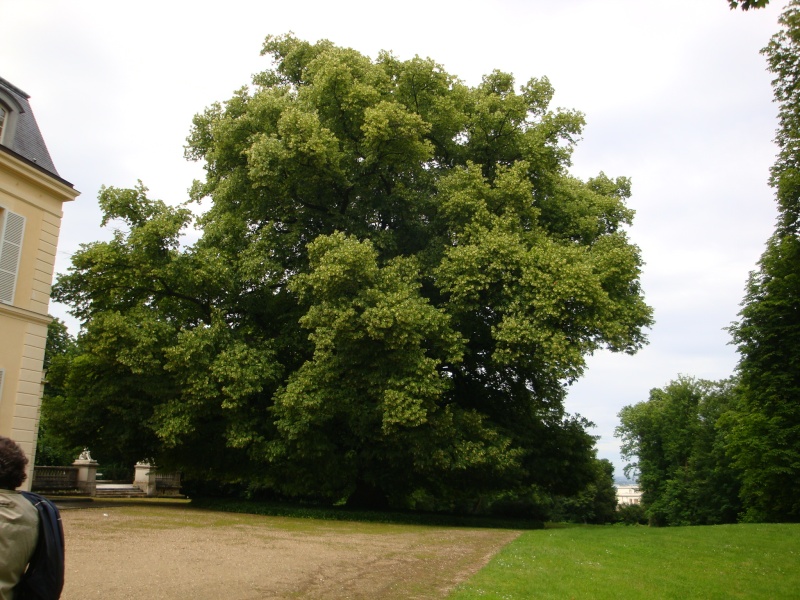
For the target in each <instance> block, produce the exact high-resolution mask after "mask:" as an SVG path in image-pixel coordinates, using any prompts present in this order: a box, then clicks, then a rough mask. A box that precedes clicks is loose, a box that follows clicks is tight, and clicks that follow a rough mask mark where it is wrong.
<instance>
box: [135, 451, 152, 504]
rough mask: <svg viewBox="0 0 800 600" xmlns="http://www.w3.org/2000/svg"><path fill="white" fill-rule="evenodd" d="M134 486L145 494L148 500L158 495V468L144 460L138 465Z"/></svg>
mask: <svg viewBox="0 0 800 600" xmlns="http://www.w3.org/2000/svg"><path fill="white" fill-rule="evenodd" d="M135 469H136V475H135V476H134V478H133V485H135V486H136V487H138V488H139V489H140V490H142V491H143V492H145V493H146V494H147V496H148V498H152V497H153V496H155V495H156V467H154V466H153V465H151V464H150V463H149V462H147V461H145V460H143V461H140V462H138V463H136V467H135Z"/></svg>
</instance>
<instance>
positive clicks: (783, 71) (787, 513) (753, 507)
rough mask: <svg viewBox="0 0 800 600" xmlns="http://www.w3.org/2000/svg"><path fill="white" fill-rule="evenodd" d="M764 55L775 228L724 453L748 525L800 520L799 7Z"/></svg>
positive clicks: (748, 300) (741, 336)
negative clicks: (773, 110)
mask: <svg viewBox="0 0 800 600" xmlns="http://www.w3.org/2000/svg"><path fill="white" fill-rule="evenodd" d="M780 24H781V30H780V31H779V32H778V33H777V34H775V35H774V36H773V38H772V40H771V41H770V43H769V44H768V45H767V47H766V48H764V50H763V53H764V54H765V55H766V57H767V61H768V65H769V70H770V72H772V73H773V75H775V79H774V80H773V89H774V92H775V100H776V102H777V103H778V106H779V110H778V119H779V129H778V135H777V137H776V142H777V144H778V148H779V153H778V158H777V160H776V162H775V165H774V166H773V167H772V173H771V184H772V186H773V187H774V188H775V190H776V199H777V202H778V222H777V225H776V228H775V233H774V234H773V235H772V237H771V238H770V239H769V241H768V242H767V248H766V250H765V251H764V254H763V255H762V256H761V260H760V261H759V268H758V270H756V271H754V272H753V273H751V274H750V278H749V280H748V283H747V289H746V295H745V298H744V301H743V302H742V310H741V312H740V313H739V316H740V320H739V321H738V322H737V323H734V324H733V326H732V327H731V328H730V330H731V333H732V335H733V339H734V342H735V343H736V344H737V346H738V348H739V353H740V355H741V358H740V361H739V365H738V372H739V377H740V378H741V385H742V388H743V390H742V403H741V405H740V407H739V410H738V411H737V412H736V413H735V414H734V415H731V423H732V427H733V429H732V433H731V446H730V451H731V454H732V456H733V457H734V459H735V462H736V464H737V465H738V466H739V467H740V468H741V469H742V471H743V473H744V475H743V482H742V495H743V499H744V501H745V505H746V508H747V511H748V518H750V519H754V520H792V521H797V520H800V368H798V366H799V365H800V99H798V95H797V89H798V83H800V81H799V80H798V73H799V72H800V71H798V69H800V2H797V0H793V1H792V2H790V4H789V5H788V7H787V8H786V10H785V11H784V13H783V14H782V15H781V18H780Z"/></svg>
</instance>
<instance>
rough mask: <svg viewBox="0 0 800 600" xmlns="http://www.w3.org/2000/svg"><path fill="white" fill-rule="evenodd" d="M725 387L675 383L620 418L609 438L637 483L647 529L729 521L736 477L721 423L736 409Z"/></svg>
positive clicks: (733, 516)
mask: <svg viewBox="0 0 800 600" xmlns="http://www.w3.org/2000/svg"><path fill="white" fill-rule="evenodd" d="M734 387H735V386H734V384H733V382H731V381H723V382H709V381H703V380H696V379H692V378H687V377H680V378H678V379H676V380H675V381H672V382H670V383H669V384H668V385H667V386H665V387H664V388H656V389H653V390H651V391H650V398H649V399H648V400H647V401H646V402H640V403H638V404H634V405H632V406H626V407H624V408H623V409H622V410H621V411H620V413H619V418H620V425H619V427H618V428H617V432H616V435H617V436H618V437H620V438H621V441H622V444H621V451H622V456H623V457H624V458H625V459H627V460H631V461H632V462H631V463H629V464H628V466H627V467H626V468H625V472H626V474H627V475H628V476H632V475H633V476H636V478H637V481H638V484H639V487H640V488H641V490H642V493H643V495H642V501H643V504H644V506H645V508H646V511H647V515H648V517H649V519H650V522H651V523H653V524H656V525H709V524H715V523H733V522H736V520H737V518H738V515H739V512H740V510H741V505H740V502H739V486H740V480H739V473H738V471H737V470H736V469H735V468H734V467H733V466H732V465H731V461H730V460H729V459H728V457H727V455H726V453H725V449H726V439H727V438H726V436H727V432H726V431H725V430H724V429H720V427H718V423H719V421H720V417H721V416H722V415H723V414H725V413H726V412H727V411H728V410H730V409H731V407H732V406H733V405H734V403H735V389H734Z"/></svg>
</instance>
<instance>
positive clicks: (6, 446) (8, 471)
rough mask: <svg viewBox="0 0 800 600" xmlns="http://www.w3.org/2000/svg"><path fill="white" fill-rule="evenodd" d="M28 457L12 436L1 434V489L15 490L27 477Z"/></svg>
mask: <svg viewBox="0 0 800 600" xmlns="http://www.w3.org/2000/svg"><path fill="white" fill-rule="evenodd" d="M27 464H28V457H27V456H25V452H23V451H22V448H20V447H19V446H18V445H17V443H16V442H15V441H14V440H12V439H11V438H7V437H4V436H2V435H0V489H4V490H15V489H17V488H18V487H19V486H21V485H22V482H23V481H25V479H27V477H28V475H27V473H25V466H26V465H27Z"/></svg>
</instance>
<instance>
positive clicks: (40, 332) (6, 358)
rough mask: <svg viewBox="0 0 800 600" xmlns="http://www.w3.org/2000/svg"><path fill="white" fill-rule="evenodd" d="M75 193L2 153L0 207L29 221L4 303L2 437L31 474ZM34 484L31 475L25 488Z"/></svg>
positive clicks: (0, 321)
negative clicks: (54, 288)
mask: <svg viewBox="0 0 800 600" xmlns="http://www.w3.org/2000/svg"><path fill="white" fill-rule="evenodd" d="M77 194H78V193H77V192H76V191H75V190H74V189H73V188H72V187H71V186H70V185H67V184H66V183H65V182H63V180H60V179H58V178H55V177H53V176H51V175H49V174H48V173H46V172H44V171H43V170H42V169H39V168H37V167H36V166H34V165H31V164H29V163H28V162H26V161H24V160H20V159H18V158H17V157H15V156H14V155H12V154H7V153H4V152H0V208H2V209H3V210H5V211H10V212H13V213H15V214H18V215H21V216H23V217H24V218H25V227H24V234H23V239H22V251H21V255H20V260H19V269H18V271H17V276H16V288H15V290H14V297H13V302H12V303H10V304H9V303H5V302H0V371H1V372H2V383H0V435H4V436H7V437H10V438H12V439H14V440H15V441H16V442H17V443H18V444H19V445H20V446H21V447H22V448H23V449H24V450H25V452H26V453H27V454H28V457H29V459H30V464H29V469H31V470H32V468H33V462H34V458H35V455H36V436H37V431H38V427H39V410H40V406H41V398H42V388H43V383H42V380H43V372H42V361H43V359H44V348H45V342H46V340H47V325H48V323H49V322H50V320H51V318H50V317H49V316H48V310H49V303H50V286H51V283H52V279H53V269H54V265H55V258H56V247H57V244H58V235H59V230H60V227H61V215H62V206H63V203H64V202H65V201H69V200H73V199H74V198H75V197H76V196H77ZM31 479H32V477H31V473H29V477H28V481H27V482H26V485H30V480H31Z"/></svg>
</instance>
